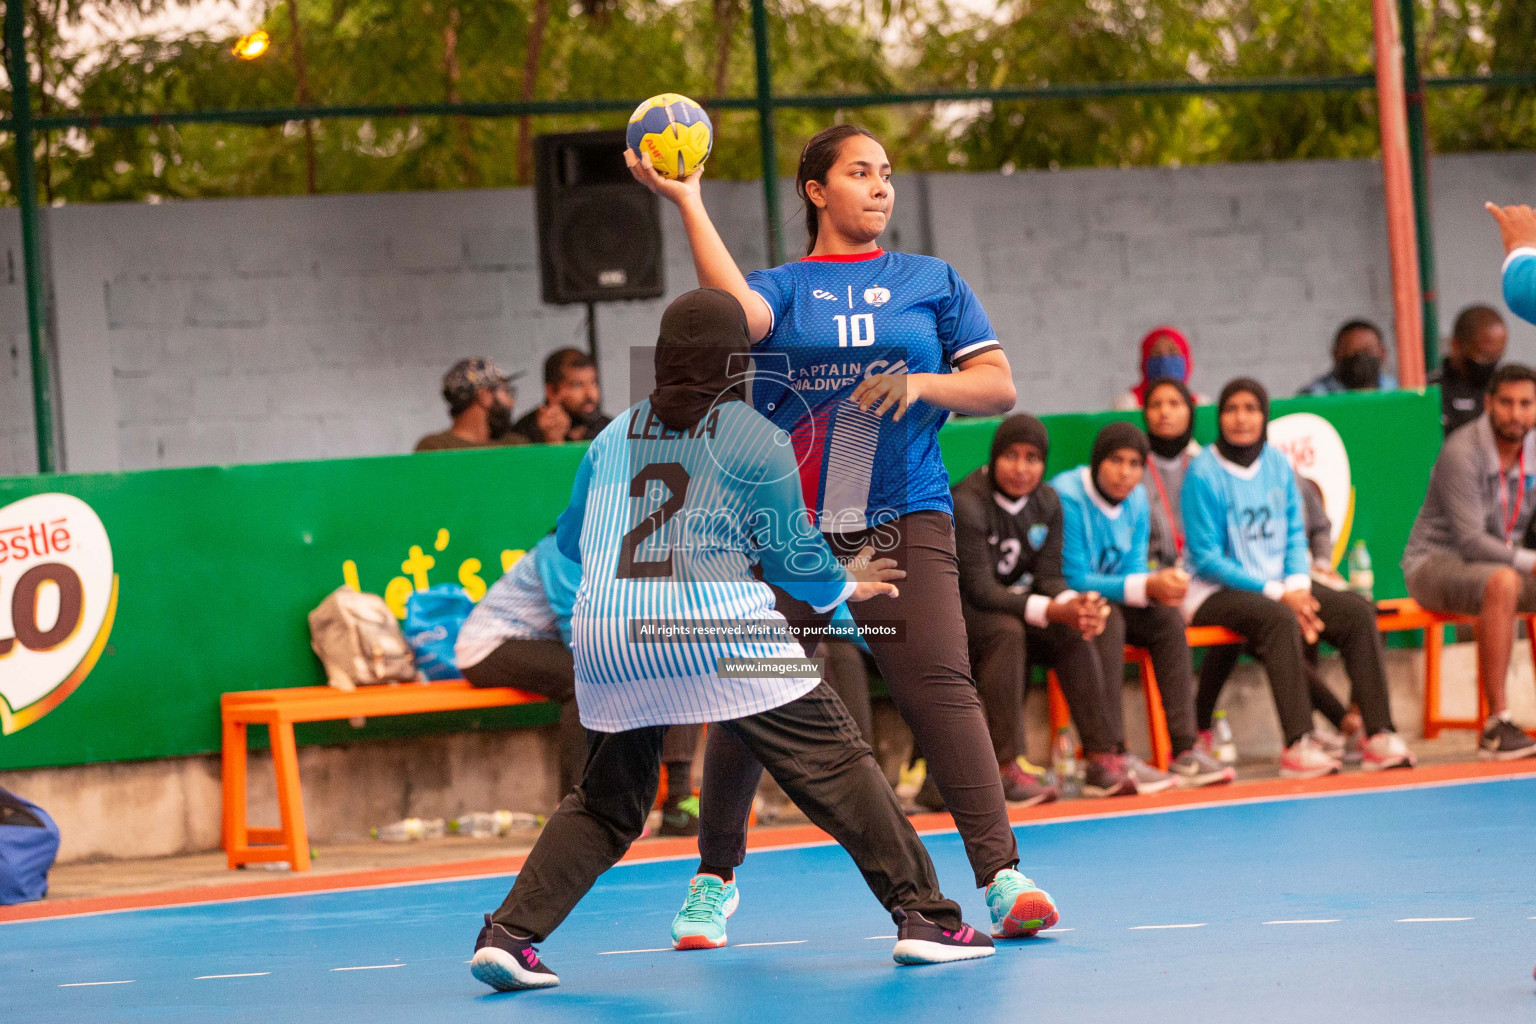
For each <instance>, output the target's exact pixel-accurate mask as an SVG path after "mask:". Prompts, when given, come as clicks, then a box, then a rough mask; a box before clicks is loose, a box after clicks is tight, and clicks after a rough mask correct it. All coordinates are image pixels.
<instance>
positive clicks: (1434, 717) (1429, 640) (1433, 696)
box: [1424, 623, 1482, 740]
mask: <svg viewBox="0 0 1536 1024" xmlns="http://www.w3.org/2000/svg"><path fill="white" fill-rule="evenodd" d="M1444 647H1445V627H1444V626H1443V625H1441V624H1440V623H1436V624H1434V625H1433V626H1430V627H1428V628H1426V629H1425V630H1424V738H1425V739H1427V740H1432V739H1434V738H1435V737H1436V736H1439V735H1440V655H1441V654H1442V653H1444ZM1478 689H1479V690H1481V689H1482V680H1481V679H1479V680H1478Z"/></svg>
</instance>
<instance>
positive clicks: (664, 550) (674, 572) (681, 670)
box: [556, 399, 853, 732]
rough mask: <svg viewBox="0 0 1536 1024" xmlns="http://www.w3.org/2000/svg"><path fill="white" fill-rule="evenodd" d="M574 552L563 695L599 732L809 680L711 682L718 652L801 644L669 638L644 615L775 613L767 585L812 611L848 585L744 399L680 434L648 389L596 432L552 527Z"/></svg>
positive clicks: (751, 698)
mask: <svg viewBox="0 0 1536 1024" xmlns="http://www.w3.org/2000/svg"><path fill="white" fill-rule="evenodd" d="M556 535H557V537H558V539H559V545H560V550H561V551H563V552H565V554H566V555H568V556H570V557H572V558H575V559H577V560H579V561H580V563H581V567H582V581H581V588H580V589H579V590H578V591H577V594H576V605H575V609H574V613H573V616H572V638H573V641H574V643H573V647H574V650H575V655H576V702H577V705H578V706H579V707H580V710H581V721H582V724H583V725H585V726H586V727H587V728H589V729H594V730H597V731H599V732H620V731H623V730H626V729H636V728H640V727H642V726H648V725H675V724H680V723H690V722H718V721H726V720H729V719H733V718H741V717H743V716H746V715H751V714H755V713H757V712H760V711H767V710H769V709H771V708H775V707H778V706H780V705H782V704H787V703H789V702H790V701H792V700H794V699H796V698H797V697H800V696H802V695H803V694H805V693H808V692H809V691H810V690H811V689H813V688H814V687H815V685H816V683H817V680H816V679H803V678H801V679H785V678H782V677H775V676H764V677H760V678H748V679H736V678H732V679H721V678H720V677H719V675H718V673H717V671H716V664H717V662H718V661H719V659H721V658H798V657H802V656H803V652H802V650H801V648H800V645H799V644H798V643H795V642H793V641H786V640H784V639H783V638H768V639H762V638H754V637H752V636H750V635H738V636H734V637H719V636H717V637H715V638H712V639H708V640H706V641H703V642H687V643H684V642H679V641H678V640H675V639H664V638H661V637H658V636H655V635H654V634H653V635H652V638H650V639H647V638H645V637H642V636H640V635H639V634H637V633H636V632H635V630H638V629H640V628H642V626H643V624H645V623H653V624H691V623H700V622H712V621H713V622H718V621H722V620H730V621H747V622H766V623H769V624H771V625H773V626H776V627H780V628H782V626H783V625H784V618H783V616H782V615H780V614H779V613H778V612H777V611H775V610H774V598H773V591H772V590H771V589H769V587H768V585H767V584H766V583H764V582H762V581H760V580H758V579H756V578H754V576H753V574H752V567H753V566H754V565H758V564H760V565H761V567H762V574H763V577H764V579H766V580H768V581H770V582H772V583H775V584H778V585H780V586H782V587H784V589H785V590H787V591H789V592H790V593H791V594H793V595H794V596H795V597H797V598H799V599H801V600H803V601H805V602H807V603H808V604H810V605H812V606H813V607H816V608H819V609H828V608H831V607H832V606H833V605H836V604H837V603H838V602H839V601H842V600H844V599H845V598H846V597H847V596H848V594H849V593H851V592H852V589H853V584H852V583H851V582H849V580H848V577H847V573H846V572H845V571H844V570H843V567H842V566H841V565H840V564H839V563H838V561H837V559H836V558H835V557H834V556H833V554H832V552H831V550H830V549H829V548H828V547H827V544H826V541H824V540H823V539H822V536H821V534H820V533H819V532H818V531H817V530H816V529H815V528H814V526H813V525H812V522H811V518H810V515H809V513H808V512H807V511H806V508H805V503H804V501H803V499H802V498H801V494H800V479H799V474H798V469H797V466H796V462H795V458H794V450H793V448H792V447H791V446H790V445H789V443H788V437H787V435H785V433H784V432H783V431H780V430H777V429H776V428H775V427H774V425H773V424H772V423H770V422H769V421H768V420H767V419H765V418H763V417H762V416H760V415H758V414H757V413H756V412H754V411H753V410H752V407H751V406H749V405H747V404H746V403H744V402H725V403H722V404H720V405H718V406H716V407H715V408H714V409H712V410H711V411H710V412H709V413H708V414H707V416H706V417H705V418H704V420H702V421H701V422H700V423H699V424H698V425H696V426H695V427H694V428H692V429H691V430H689V431H686V432H679V431H675V430H670V429H668V428H667V427H666V426H665V425H664V424H662V422H661V421H660V420H659V419H658V418H657V417H656V416H655V414H654V413H653V412H652V411H651V403H650V401H649V399H647V400H646V401H642V402H640V403H639V404H637V405H635V406H632V407H631V408H630V409H628V410H626V411H625V412H624V413H623V414H622V415H620V416H619V417H617V418H616V419H615V420H614V422H613V423H612V424H610V425H609V426H608V427H607V428H605V429H604V430H603V432H602V433H600V434H599V435H598V436H597V439H596V440H595V441H593V442H592V446H591V447H590V448H588V449H587V454H586V456H585V457H584V458H583V459H582V461H581V465H580V466H579V467H578V469H577V471H576V482H575V484H574V485H573V486H572V489H571V504H570V507H569V508H567V509H566V510H565V512H564V513H562V514H561V516H560V522H559V524H558V526H557V528H556Z"/></svg>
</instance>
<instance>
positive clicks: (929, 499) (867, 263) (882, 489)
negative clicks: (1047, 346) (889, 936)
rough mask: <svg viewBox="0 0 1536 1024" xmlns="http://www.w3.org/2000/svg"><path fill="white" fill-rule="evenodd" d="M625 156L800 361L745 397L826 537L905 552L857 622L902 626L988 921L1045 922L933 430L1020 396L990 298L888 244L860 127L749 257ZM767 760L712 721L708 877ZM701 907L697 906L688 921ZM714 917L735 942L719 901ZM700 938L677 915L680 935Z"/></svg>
mask: <svg viewBox="0 0 1536 1024" xmlns="http://www.w3.org/2000/svg"><path fill="white" fill-rule="evenodd" d="M626 159H628V160H629V161H630V168H631V171H632V172H633V173H634V175H635V177H636V179H637V180H639V181H641V182H642V183H644V184H645V185H646V186H647V187H649V188H651V189H652V190H653V191H655V192H657V193H658V194H660V195H662V196H664V197H665V198H667V199H669V200H671V201H673V202H675V203H676V204H677V207H678V209H679V211H680V212H681V214H682V220H683V226H684V229H685V230H686V231H687V233H688V243H689V246H690V248H691V249H692V252H693V261H694V267H695V270H696V271H697V273H698V278H699V284H701V285H704V286H708V287H716V288H722V289H724V290H725V291H728V292H730V293H731V294H732V295H734V296H735V297H736V298H737V300H738V301H740V302H741V305H742V308H743V309H744V310H745V311H746V315H747V322H748V325H749V328H750V332H751V337H752V340H753V342H754V343H756V344H757V350H756V352H757V354H758V359H759V360H760V361H762V360H763V359H764V358H765V357H766V356H770V355H771V356H772V357H773V358H774V359H775V360H782V361H783V362H784V363H786V364H787V367H786V372H785V373H783V374H782V378H783V379H782V380H781V381H780V382H779V384H778V385H777V386H769V385H768V384H767V383H766V382H764V381H761V380H760V381H758V382H756V383H755V384H754V386H753V393H752V401H753V404H754V405H755V406H756V408H757V409H758V411H759V412H762V413H763V414H765V415H766V416H768V417H769V418H770V419H772V420H773V422H774V423H775V424H776V425H777V426H779V427H780V428H781V429H783V430H784V431H785V432H786V433H787V434H788V435H789V436H790V438H791V439H792V441H793V444H794V448H795V456H796V458H797V460H798V462H799V474H800V481H801V484H802V487H803V490H804V493H805V499H806V504H807V505H808V506H809V507H810V508H811V509H812V511H813V512H814V513H815V514H816V516H817V518H818V521H819V525H820V527H821V529H822V531H823V532H825V534H826V535H827V539H828V541H829V542H830V543H831V545H832V548H833V550H834V551H837V552H838V553H839V554H843V555H847V554H852V553H853V552H855V551H858V550H859V549H860V548H862V547H864V546H865V545H866V544H871V543H872V544H874V546H875V547H876V549H877V550H878V551H880V552H881V553H890V554H891V555H892V556H893V557H895V558H896V560H897V561H898V563H900V564H901V565H902V567H903V568H904V569H906V570H907V583H906V584H905V585H904V586H903V587H902V592H901V597H900V598H899V599H897V600H894V601H889V602H878V605H879V606H878V607H862V608H856V609H854V610H853V614H854V618H855V619H856V620H858V621H859V622H860V623H861V625H865V624H869V625H872V624H873V622H874V621H875V620H883V621H885V622H888V623H894V624H895V628H896V630H897V632H896V634H895V635H893V636H877V635H874V634H872V633H869V632H866V634H865V640H866V642H867V643H868V644H869V647H870V650H871V651H872V653H873V654H874V657H875V661H876V663H877V664H878V665H879V667H880V674H881V676H882V677H883V678H884V679H885V681H886V684H887V685H888V686H889V688H890V693H891V699H892V700H893V702H894V703H895V705H896V707H897V710H898V711H899V712H900V713H901V716H902V718H903V719H904V720H905V721H906V723H907V724H908V725H909V726H910V727H911V729H912V731H913V734H914V736H915V737H916V741H917V745H918V747H920V748H921V749H922V751H923V752H924V754H925V755H926V757H927V763H928V772H929V775H930V777H931V778H932V779H933V780H934V782H935V784H936V785H937V787H938V790H939V793H940V795H941V796H942V797H943V800H944V803H945V805H946V806H947V807H948V809H949V811H950V813H951V814H952V815H953V816H954V819H955V825H956V827H957V828H958V829H959V831H960V835H961V838H962V839H963V840H964V843H965V849H966V854H967V856H968V857H969V858H970V862H971V868H972V871H973V873H974V875H975V879H976V884H977V885H978V886H985V887H986V889H987V903H988V906H989V907H990V908H991V913H992V933H993V935H995V936H999V937H1021V936H1029V935H1033V934H1035V932H1037V931H1039V930H1040V929H1041V928H1048V927H1050V926H1051V925H1052V924H1054V923H1055V922H1056V921H1057V919H1058V914H1057V911H1056V907H1055V904H1054V902H1053V901H1052V900H1051V898H1050V896H1049V895H1048V894H1046V893H1044V892H1043V891H1042V890H1040V889H1039V888H1037V887H1036V886H1035V884H1034V883H1033V882H1032V881H1030V880H1029V879H1028V878H1026V877H1025V876H1024V875H1023V874H1022V873H1020V872H1019V871H1018V870H1017V867H1018V860H1019V854H1018V847H1017V844H1016V842H1015V839H1014V834H1013V830H1012V828H1011V827H1010V826H1009V822H1008V812H1007V806H1006V804H1005V803H1004V800H1003V787H1002V780H1001V778H1000V777H999V775H998V769H997V765H996V764H995V763H994V762H993V760H992V755H991V741H990V739H989V737H988V733H987V725H986V718H985V716H984V715H983V712H982V706H981V701H980V699H979V698H978V696H977V694H976V687H975V684H974V683H973V682H972V679H971V670H970V659H969V655H968V652H967V649H966V633H965V620H964V617H963V614H962V612H961V607H960V587H959V571H958V568H957V566H956V562H955V535H954V520H953V502H952V499H951V497H950V493H949V477H948V474H947V473H946V472H945V469H944V463H943V460H942V459H941V458H940V455H939V445H938V430H939V427H940V426H941V425H942V424H943V422H944V420H945V419H946V418H947V417H948V416H949V414H950V413H951V412H958V413H964V414H967V415H974V416H992V415H997V414H999V413H1005V412H1007V411H1009V410H1010V409H1011V408H1012V407H1013V403H1014V398H1015V392H1014V386H1013V375H1012V371H1011V370H1010V368H1009V366H1008V359H1007V357H1006V356H1004V355H1003V352H1002V348H1001V346H1000V345H999V344H998V341H997V334H996V332H994V331H993V329H992V325H991V323H990V322H989V321H988V320H987V315H986V312H985V311H984V310H983V309H982V308H981V304H980V303H979V302H978V301H977V299H976V296H975V295H974V294H973V293H972V291H971V289H970V287H969V286H968V285H967V284H966V283H965V281H964V280H963V279H961V277H960V275H959V274H958V273H956V272H955V269H954V268H953V267H951V266H950V265H949V264H947V263H945V262H944V261H942V260H938V259H933V258H931V257H927V256H915V255H909V254H906V253H896V252H886V251H884V250H883V249H881V248H880V243H879V239H880V235H881V234H882V233H883V232H884V230H885V227H886V223H887V222H888V220H889V219H890V216H891V209H892V203H893V200H894V195H895V193H894V190H893V188H892V185H891V164H890V160H889V158H888V157H887V156H886V153H885V150H884V148H882V147H881V145H880V144H879V142H877V141H876V140H875V138H874V136H872V135H871V134H870V133H869V132H867V131H865V130H864V129H862V128H857V127H854V126H852V125H837V126H834V127H832V128H828V129H826V130H825V131H822V132H820V133H818V134H817V135H816V136H814V137H813V138H812V139H811V140H810V141H809V142H807V143H806V145H805V149H804V150H803V151H802V152H801V154H800V166H799V171H798V173H797V175H796V181H797V187H798V190H799V193H800V196H801V198H802V199H804V201H805V218H806V219H805V226H806V232H807V234H808V236H809V241H808V244H807V247H806V256H805V258H804V259H801V260H798V261H796V262H793V263H787V264H785V265H784V266H781V267H776V268H773V269H771V270H760V271H755V272H753V273H752V274H750V275H746V276H743V274H742V273H741V271H740V269H738V267H737V266H736V262H735V260H734V259H732V257H731V254H730V253H729V252H728V251H727V250H726V248H725V244H724V243H723V242H722V241H721V240H720V235H719V233H718V232H717V231H716V230H715V227H714V225H713V224H712V223H711V222H710V219H709V214H708V213H707V212H706V210H705V208H704V202H703V198H702V193H701V191H700V187H699V180H700V176H701V174H700V173H699V172H696V173H695V174H694V175H692V176H690V177H689V178H687V179H685V180H683V181H669V180H667V179H664V178H661V177H660V176H659V175H657V174H656V172H655V171H654V169H652V168H651V167H650V165H649V157H646V158H643V159H642V160H640V161H636V159H635V157H634V154H632V153H629V154H626ZM778 596H779V602H778V607H779V609H780V610H781V611H783V612H784V613H785V615H786V616H788V618H789V619H790V620H791V621H792V622H794V623H797V624H803V625H806V626H814V625H817V624H819V623H823V622H824V621H825V619H826V616H825V615H821V614H819V613H816V612H815V611H814V610H813V609H811V608H810V607H808V606H807V605H806V604H805V603H804V602H800V601H797V600H795V598H794V597H793V595H788V594H780V595H778ZM761 775H762V769H761V767H759V766H758V765H757V764H755V763H754V762H753V760H752V758H751V757H750V756H749V754H748V753H747V751H746V750H745V748H743V747H742V745H741V744H739V743H736V742H735V741H734V740H733V738H732V737H731V736H730V735H729V734H727V733H725V732H723V731H721V730H712V731H711V732H710V735H709V741H708V743H707V745H706V751H705V756H704V788H703V792H702V794H701V797H700V821H699V853H700V865H699V873H700V875H701V876H702V875H710V876H718V877H722V878H724V879H726V880H727V881H731V880H732V879H733V878H734V871H735V868H736V866H737V865H739V864H740V863H741V861H742V858H743V857H744V856H745V850H746V823H747V816H748V814H749V812H750V809H751V804H752V796H753V793H754V791H755V790H756V787H757V782H758V780H759V779H760V777H761ZM690 913H691V909H690V907H689V906H688V905H685V906H684V911H683V914H682V915H680V920H681V918H682V917H684V916H687V915H689V914H690ZM707 931H708V933H709V937H710V938H711V939H715V938H718V939H719V941H720V942H722V943H723V941H724V935H725V931H724V919H723V918H718V917H717V918H716V919H714V920H713V921H711V922H710V925H709V927H708V929H707ZM690 938H692V936H691V935H690V934H688V933H686V932H684V933H681V934H680V933H678V931H677V929H676V928H674V941H678V940H679V939H681V940H688V939H690Z"/></svg>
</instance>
